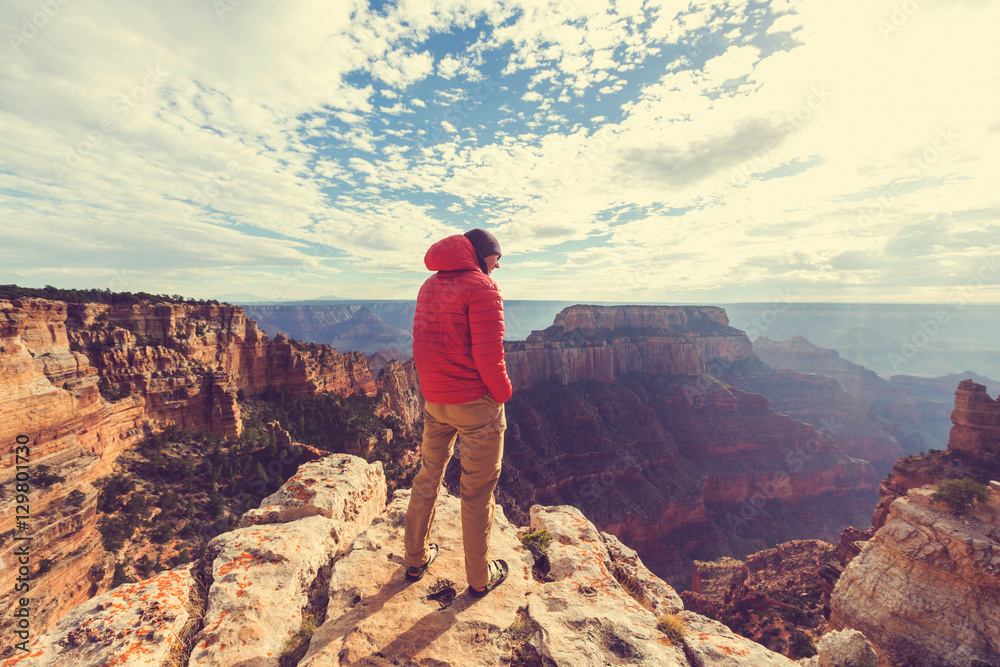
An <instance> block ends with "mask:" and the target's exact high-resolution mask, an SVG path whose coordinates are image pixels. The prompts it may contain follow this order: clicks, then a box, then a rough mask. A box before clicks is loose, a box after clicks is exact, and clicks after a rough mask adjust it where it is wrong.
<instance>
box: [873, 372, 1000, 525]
mask: <svg viewBox="0 0 1000 667" xmlns="http://www.w3.org/2000/svg"><path fill="white" fill-rule="evenodd" d="M998 398H1000V397H998ZM998 420H1000V402H998V401H997V400H994V399H991V398H990V396H989V394H988V393H987V392H986V387H985V386H984V385H981V384H978V383H977V382H973V381H972V380H962V381H961V382H959V384H958V387H957V388H956V389H955V407H954V409H953V410H952V413H951V421H952V424H953V426H952V429H951V437H950V438H949V440H948V449H947V450H945V451H932V452H928V453H926V454H920V455H917V456H907V457H905V458H902V459H900V460H899V461H897V462H896V464H895V465H894V466H893V468H892V474H891V475H889V476H887V477H886V478H885V479H883V480H882V484H881V486H880V487H879V503H878V506H877V507H876V508H875V514H874V517H873V519H872V527H873V528H874V529H875V530H878V529H879V528H881V527H882V524H883V523H885V518H886V516H887V515H888V512H889V506H890V505H891V504H892V502H893V501H894V500H895V499H896V498H900V497H902V496H905V495H906V493H907V491H909V490H910V489H915V488H919V487H921V486H924V485H927V484H935V483H937V482H940V481H942V480H946V479H957V478H961V477H969V478H971V479H974V480H977V481H979V482H982V483H985V482H989V481H990V480H991V479H1000V421H998Z"/></svg>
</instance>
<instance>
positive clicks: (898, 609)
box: [830, 482, 1000, 667]
mask: <svg viewBox="0 0 1000 667" xmlns="http://www.w3.org/2000/svg"><path fill="white" fill-rule="evenodd" d="M933 493H934V489H933V488H931V487H927V488H922V489H912V490H910V491H909V492H908V493H907V495H906V496H905V497H900V498H897V499H896V500H895V501H893V503H892V505H891V506H890V508H889V512H888V515H887V517H886V521H885V524H884V525H883V526H882V528H881V529H880V530H879V531H878V532H877V533H875V536H874V537H873V538H872V539H871V540H869V541H868V542H866V543H865V545H864V546H863V547H862V548H861V551H860V553H859V554H858V555H857V556H855V557H854V558H853V559H852V560H851V562H850V564H849V565H848V566H847V568H846V569H845V570H844V573H843V574H842V575H841V577H840V579H839V580H838V581H837V585H836V587H835V588H834V591H833V596H832V598H831V601H830V606H831V614H830V625H831V626H833V627H835V628H854V629H857V630H860V631H861V632H863V633H864V634H865V636H866V637H867V638H868V639H869V640H870V641H871V642H872V644H873V645H874V646H875V650H876V652H877V653H878V655H879V665H880V667H882V666H884V667H897V666H903V665H905V666H906V667H968V665H1000V576H998V575H1000V537H998V535H997V529H998V527H1000V483H997V482H994V483H993V484H992V485H991V488H990V489H989V491H988V492H987V498H986V502H984V503H977V504H976V505H974V506H973V507H972V508H971V509H969V510H967V511H965V512H963V513H958V512H955V511H953V510H949V509H948V508H947V507H946V506H945V504H944V503H943V502H941V501H936V500H934V499H933V497H932V496H933Z"/></svg>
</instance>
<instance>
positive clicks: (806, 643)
mask: <svg viewBox="0 0 1000 667" xmlns="http://www.w3.org/2000/svg"><path fill="white" fill-rule="evenodd" d="M814 655H816V647H815V646H813V643H812V639H811V638H810V637H809V635H807V634H806V633H804V632H802V630H800V629H798V628H795V629H794V630H792V634H791V636H790V637H789V646H788V657H789V658H791V659H792V660H798V659H799V658H811V657H813V656H814Z"/></svg>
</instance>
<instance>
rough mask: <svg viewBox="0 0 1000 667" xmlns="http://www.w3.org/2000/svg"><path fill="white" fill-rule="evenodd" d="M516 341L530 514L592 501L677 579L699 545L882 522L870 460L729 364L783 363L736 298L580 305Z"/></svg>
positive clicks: (758, 367)
mask: <svg viewBox="0 0 1000 667" xmlns="http://www.w3.org/2000/svg"><path fill="white" fill-rule="evenodd" d="M506 350H507V365H508V371H509V373H510V376H511V380H512V382H513V384H514V387H515V391H514V396H513V398H512V399H511V401H510V402H509V403H508V404H507V424H508V430H507V435H506V439H505V458H504V472H503V475H502V476H501V480H500V487H499V489H500V492H499V494H500V495H499V497H500V498H501V500H502V501H503V502H505V503H506V504H507V505H508V512H511V513H512V514H514V515H516V516H518V517H519V518H520V517H522V516H524V515H526V514H527V509H528V506H530V505H532V504H546V505H549V504H570V505H574V506H576V507H579V508H581V509H583V511H584V513H585V514H586V515H587V516H588V517H589V518H590V519H591V520H592V521H593V522H594V523H595V524H596V525H597V526H598V527H599V528H600V529H601V530H602V531H605V532H608V533H612V534H614V535H616V536H618V538H619V539H621V540H622V541H623V542H624V543H626V544H628V545H630V546H631V547H632V548H634V549H636V550H637V551H638V553H639V554H640V556H641V557H642V559H643V561H644V562H645V563H646V564H647V565H648V566H649V567H650V569H651V570H652V571H653V572H655V573H656V574H657V575H658V576H660V577H663V578H664V579H666V580H667V581H669V582H670V583H671V584H673V585H674V586H677V587H687V585H688V583H689V581H690V576H691V564H692V560H693V559H695V558H697V559H701V560H713V559H715V558H717V557H720V556H736V557H742V556H744V555H746V554H748V553H753V552H756V551H760V550H761V549H765V548H768V547H772V546H774V545H775V544H778V543H781V542H785V541H788V540H792V539H798V538H817V537H818V538H822V539H825V540H827V541H829V542H835V541H836V540H837V538H838V537H839V535H840V533H841V530H842V528H843V527H844V526H845V525H848V524H856V523H857V522H859V521H861V522H863V521H867V517H868V516H869V513H870V511H871V507H872V505H873V504H874V502H875V500H876V495H875V489H876V488H877V484H878V477H877V474H876V472H875V470H874V468H873V467H872V465H871V464H870V463H869V462H868V461H864V460H861V459H857V458H853V457H852V456H849V455H847V454H845V453H844V452H843V451H842V450H841V449H840V448H839V447H837V446H836V444H835V442H834V439H833V438H832V437H831V436H830V435H828V434H825V433H822V432H820V431H818V430H817V429H816V428H814V427H813V426H811V425H809V424H805V423H803V422H801V421H797V420H795V419H792V418H790V417H788V416H785V415H782V414H778V413H777V412H775V411H774V410H773V409H772V408H771V405H770V403H769V401H768V399H767V398H765V397H764V396H763V395H761V394H760V393H757V392H755V391H748V390H746V389H745V388H742V387H740V386H739V384H738V383H739V382H740V381H741V380H740V378H738V377H733V379H732V383H730V382H724V381H722V380H720V379H719V378H718V377H716V376H715V375H722V374H723V373H729V374H730V375H731V376H733V375H735V374H736V371H737V370H739V369H747V368H751V367H752V368H753V369H755V371H754V372H755V373H757V374H758V376H760V375H763V374H766V373H768V372H772V374H773V371H770V369H769V368H768V367H767V366H766V365H765V364H763V362H761V361H760V360H759V359H757V358H756V356H755V355H754V353H753V347H752V345H751V344H750V341H749V339H748V338H747V336H746V334H745V333H744V332H742V331H740V330H738V329H734V328H733V327H730V326H729V322H728V318H727V317H726V313H725V311H724V310H723V309H722V308H716V307H705V306H608V307H604V306H586V305H578V306H572V307H569V308H566V309H564V310H563V311H562V312H561V313H559V314H558V315H557V316H556V318H555V322H554V324H553V326H551V327H549V328H547V329H545V330H542V331H536V332H533V333H532V334H531V335H530V336H529V337H528V338H527V340H525V341H518V342H508V343H506ZM710 371H712V372H710ZM713 372H714V373H715V375H713ZM786 373H791V371H787V372H786ZM744 374H745V373H744ZM798 375H803V374H798ZM803 376H804V375H803ZM896 446H897V447H898V443H897V445H896Z"/></svg>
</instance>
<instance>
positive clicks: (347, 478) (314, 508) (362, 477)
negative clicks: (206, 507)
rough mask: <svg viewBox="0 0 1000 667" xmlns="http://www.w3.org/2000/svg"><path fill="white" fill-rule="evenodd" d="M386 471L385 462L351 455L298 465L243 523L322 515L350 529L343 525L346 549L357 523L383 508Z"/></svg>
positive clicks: (380, 511)
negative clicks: (372, 461)
mask: <svg viewBox="0 0 1000 667" xmlns="http://www.w3.org/2000/svg"><path fill="white" fill-rule="evenodd" d="M385 499H386V485H385V473H384V471H383V469H382V463H381V461H376V462H375V463H372V464H368V463H367V462H366V461H365V460H364V459H361V458H358V457H356V456H351V455H348V454H333V455H329V456H326V457H325V458H322V459H320V460H318V461H312V462H309V463H305V464H303V465H301V466H299V469H298V471H296V473H295V474H294V475H293V476H292V477H291V478H289V479H288V481H287V482H285V483H284V484H282V485H281V488H279V489H278V490H277V491H275V492H274V493H272V494H271V495H270V496H268V497H267V498H264V500H262V501H261V503H260V507H259V508H257V509H252V510H249V511H247V512H245V513H244V514H243V516H242V517H241V518H240V523H239V526H240V528H243V527H246V526H253V525H257V524H264V523H284V522H287V521H295V520H296V519H301V518H303V517H307V516H313V515H321V516H324V517H326V518H328V519H333V520H334V521H336V522H338V524H340V523H344V524H351V525H352V526H351V527H350V528H346V527H345V528H340V529H338V533H339V534H340V535H341V537H340V541H341V543H342V544H343V546H344V547H345V548H346V546H347V544H349V543H350V540H352V539H353V538H354V535H357V533H358V531H359V528H363V527H364V526H367V525H368V524H369V523H371V521H372V519H373V518H375V516H377V515H378V514H381V513H382V511H383V510H384V509H385Z"/></svg>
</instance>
